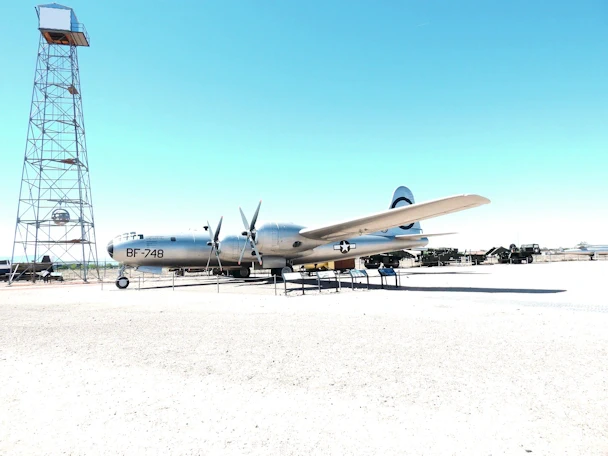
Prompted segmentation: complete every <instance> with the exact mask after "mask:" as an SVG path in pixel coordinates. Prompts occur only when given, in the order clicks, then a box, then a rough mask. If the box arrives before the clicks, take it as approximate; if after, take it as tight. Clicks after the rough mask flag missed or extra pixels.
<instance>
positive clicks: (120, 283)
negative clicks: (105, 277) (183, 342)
mask: <svg viewBox="0 0 608 456" xmlns="http://www.w3.org/2000/svg"><path fill="white" fill-rule="evenodd" d="M128 286H129V279H128V278H127V277H125V266H124V265H122V266H121V267H120V269H119V270H118V279H116V287H117V288H118V289H120V290H124V289H125V288H127V287H128Z"/></svg>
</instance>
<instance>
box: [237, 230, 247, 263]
mask: <svg viewBox="0 0 608 456" xmlns="http://www.w3.org/2000/svg"><path fill="white" fill-rule="evenodd" d="M248 243H249V236H247V239H245V244H244V245H243V250H241V256H239V265H240V264H241V261H242V260H243V255H245V249H246V248H247V244H248Z"/></svg>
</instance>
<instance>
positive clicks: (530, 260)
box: [527, 256, 534, 264]
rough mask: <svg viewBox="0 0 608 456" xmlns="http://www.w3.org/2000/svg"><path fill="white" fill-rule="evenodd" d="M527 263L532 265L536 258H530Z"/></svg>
mask: <svg viewBox="0 0 608 456" xmlns="http://www.w3.org/2000/svg"><path fill="white" fill-rule="evenodd" d="M527 261H528V264H530V263H532V262H533V261H534V257H532V256H529V257H528V260H527Z"/></svg>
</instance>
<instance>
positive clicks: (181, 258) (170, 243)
mask: <svg viewBox="0 0 608 456" xmlns="http://www.w3.org/2000/svg"><path fill="white" fill-rule="evenodd" d="M302 228H304V227H303V226H300V225H295V224H291V223H266V224H264V225H262V226H261V227H260V228H259V229H258V230H257V233H256V242H257V248H258V250H259V252H260V255H261V257H262V265H261V267H262V268H277V267H282V266H285V265H301V264H308V263H320V262H325V261H332V260H339V259H348V258H356V257H360V256H364V255H370V254H376V253H382V252H388V251H392V250H400V249H411V248H417V247H424V246H425V245H426V244H427V243H428V239H427V238H424V237H423V238H422V239H416V240H400V239H396V238H395V237H394V236H383V235H380V234H368V235H364V236H358V237H354V238H349V239H343V240H340V241H335V242H329V243H328V242H326V241H322V240H315V239H309V238H306V237H304V236H302V235H300V234H299V232H300V231H301V230H302ZM210 241H211V237H210V235H209V233H208V232H190V233H182V234H176V235H165V236H141V235H130V236H129V235H123V236H118V237H116V238H115V239H114V240H113V241H111V242H110V244H109V245H108V251H109V252H110V253H111V256H112V258H113V259H114V260H116V261H119V262H121V263H123V264H125V265H127V266H148V267H175V268H178V267H179V268H195V267H198V268H200V267H205V266H206V265H207V264H208V262H209V266H211V267H218V266H219V264H218V261H217V258H216V256H215V255H214V254H212V252H211V249H212V247H211V246H210V245H209V243H210ZM246 242H248V241H247V237H246V236H243V235H236V236H235V235H230V236H225V237H223V238H222V239H221V240H220V247H219V257H220V260H221V262H222V266H223V267H224V268H237V267H240V266H239V264H238V260H239V256H240V253H241V250H242V249H243V246H244V245H245V243H246ZM249 247H251V245H250V246H249ZM255 260H256V257H255V253H254V252H253V249H252V248H247V249H246V250H245V255H244V256H243V260H242V262H243V264H245V265H250V264H251V263H252V262H255ZM256 264H257V263H256ZM256 267H259V266H256Z"/></svg>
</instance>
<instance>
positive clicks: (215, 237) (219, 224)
mask: <svg viewBox="0 0 608 456" xmlns="http://www.w3.org/2000/svg"><path fill="white" fill-rule="evenodd" d="M223 221H224V216H223V215H222V216H221V217H220V222H219V223H218V224H217V229H216V230H215V236H214V237H213V240H214V241H215V242H217V240H218V239H219V237H220V230H221V229H222V222H223ZM207 223H209V222H207Z"/></svg>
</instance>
